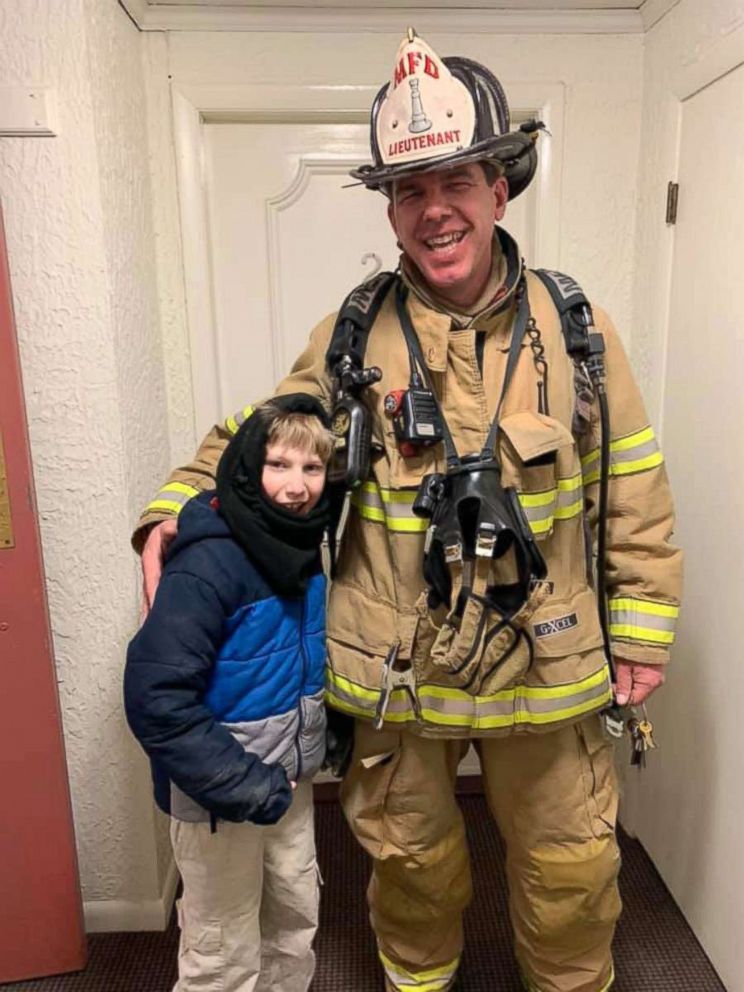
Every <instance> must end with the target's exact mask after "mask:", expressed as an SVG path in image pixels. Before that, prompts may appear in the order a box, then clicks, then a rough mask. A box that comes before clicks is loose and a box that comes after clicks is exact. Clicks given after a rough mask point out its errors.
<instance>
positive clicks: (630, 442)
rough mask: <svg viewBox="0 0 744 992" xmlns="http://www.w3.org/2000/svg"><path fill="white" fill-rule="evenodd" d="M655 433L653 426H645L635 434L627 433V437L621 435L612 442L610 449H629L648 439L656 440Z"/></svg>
mask: <svg viewBox="0 0 744 992" xmlns="http://www.w3.org/2000/svg"><path fill="white" fill-rule="evenodd" d="M654 440H655V435H654V431H653V428H652V427H644V428H643V430H641V431H636V432H635V433H634V434H627V435H626V436H625V437H619V438H618V439H617V440H616V441H612V442H611V443H610V451H629V450H630V449H631V448H637V447H638V445H639V444H645V443H646V442H647V441H654Z"/></svg>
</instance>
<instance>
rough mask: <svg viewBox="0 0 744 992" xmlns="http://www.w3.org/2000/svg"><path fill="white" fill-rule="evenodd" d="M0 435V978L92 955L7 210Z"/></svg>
mask: <svg viewBox="0 0 744 992" xmlns="http://www.w3.org/2000/svg"><path fill="white" fill-rule="evenodd" d="M0 438H1V439H2V445H3V449H4V453H5V475H6V487H7V496H8V499H9V503H10V514H11V522H12V533H13V540H12V544H11V546H10V547H8V546H6V545H3V544H2V543H0V783H2V784H1V785H0V789H2V810H1V811H0V920H2V926H1V927H0V982H10V981H18V980H21V979H24V978H32V977H39V976H41V975H51V974H58V973H60V972H65V971H77V970H79V969H80V968H82V967H84V965H85V961H86V953H87V951H86V941H85V931H84V927H83V913H82V902H81V898H80V883H79V878H78V869H77V856H76V851H75V837H74V833H73V824H72V809H71V805H70V792H69V785H68V780H67V765H66V762H65V752H64V742H63V738H62V720H61V715H60V709H59V697H58V695H57V681H56V673H55V668H54V657H53V654H52V639H51V632H50V628H49V614H48V610H47V599H46V587H45V581H44V567H43V563H42V558H41V543H40V540H39V528H38V521H37V514H36V498H35V493H34V484H33V476H32V472H31V458H30V453H29V443H28V430H27V427H26V417H25V407H24V401H23V389H22V384H21V371H20V363H19V360H18V344H17V340H16V334H15V321H14V318H13V305H12V296H11V288H10V273H9V270H8V259H7V251H6V242H5V232H4V228H3V220H2V210H1V209H0Z"/></svg>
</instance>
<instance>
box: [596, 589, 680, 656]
mask: <svg viewBox="0 0 744 992" xmlns="http://www.w3.org/2000/svg"><path fill="white" fill-rule="evenodd" d="M609 607H610V634H611V635H612V636H613V637H625V638H629V639H631V640H636V641H646V642H650V643H656V644H672V643H673V641H674V631H675V628H676V623H677V617H678V616H679V607H678V606H676V605H675V604H673V603H657V602H655V601H653V600H647V599H635V598H634V597H632V596H618V597H615V598H614V599H611V600H610V602H609Z"/></svg>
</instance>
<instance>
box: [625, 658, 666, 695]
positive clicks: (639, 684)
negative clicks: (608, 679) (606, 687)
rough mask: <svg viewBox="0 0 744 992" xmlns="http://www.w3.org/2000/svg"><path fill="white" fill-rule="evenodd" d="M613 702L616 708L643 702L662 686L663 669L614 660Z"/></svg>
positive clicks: (635, 662) (658, 666)
mask: <svg viewBox="0 0 744 992" xmlns="http://www.w3.org/2000/svg"><path fill="white" fill-rule="evenodd" d="M614 661H615V673H616V675H617V684H616V685H615V701H616V702H617V704H618V706H638V705H640V703H643V702H645V701H646V700H647V699H648V697H649V696H650V695H651V693H652V692H653V691H654V690H655V689H658V688H659V686H660V685H663V684H664V679H665V677H666V676H665V675H664V668H663V667H662V666H661V665H640V664H639V663H638V662H637V661H626V660H625V659H624V658H615V659H614Z"/></svg>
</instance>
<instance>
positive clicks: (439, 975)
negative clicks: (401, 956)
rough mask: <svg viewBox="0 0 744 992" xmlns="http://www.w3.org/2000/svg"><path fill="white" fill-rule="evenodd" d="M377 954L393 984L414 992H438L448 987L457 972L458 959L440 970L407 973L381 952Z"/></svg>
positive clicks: (405, 969) (406, 970) (432, 969)
mask: <svg viewBox="0 0 744 992" xmlns="http://www.w3.org/2000/svg"><path fill="white" fill-rule="evenodd" d="M377 953H378V954H379V956H380V961H382V964H383V966H384V968H385V971H386V972H387V973H388V976H389V977H390V978H391V980H392V981H393V984H395V985H396V986H398V987H399V988H405V989H409V988H410V989H415V990H416V992H440V990H441V989H444V988H446V987H447V985H449V983H450V981H451V980H452V977H453V975H454V974H455V972H456V971H457V968H458V965H459V964H460V959H459V957H458V958H455V960H454V961H450V962H449V964H446V965H443V966H442V967H441V968H431V969H430V970H428V971H418V972H413V971H408V969H407V968H404V967H402V965H399V964H394V963H393V962H392V961H391V960H390V958H388V957H386V956H385V955H384V954H383V953H382V951H381V950H379V948H378V951H377Z"/></svg>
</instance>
